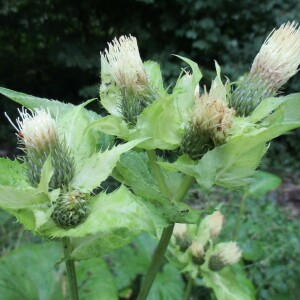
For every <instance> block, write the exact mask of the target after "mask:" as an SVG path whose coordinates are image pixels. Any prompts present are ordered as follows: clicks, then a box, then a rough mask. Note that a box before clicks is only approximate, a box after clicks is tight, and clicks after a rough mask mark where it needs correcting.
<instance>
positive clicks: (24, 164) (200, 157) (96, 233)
mask: <svg viewBox="0 0 300 300" xmlns="http://www.w3.org/2000/svg"><path fill="white" fill-rule="evenodd" d="M299 43H300V29H299V28H298V24H296V23H295V22H292V23H286V24H284V25H282V26H281V27H280V28H278V29H276V30H274V31H273V32H272V33H271V34H270V35H269V37H268V38H267V39H266V41H265V42H264V44H263V45H262V48H261V50H260V52H259V53H258V54H257V56H256V58H255V60H254V63H253V67H252V70H251V72H250V74H249V76H248V77H245V78H244V79H243V80H242V81H241V82H239V85H238V87H236V88H235V86H234V84H233V83H231V82H230V81H229V79H227V80H226V81H225V82H223V80H222V76H221V69H220V67H219V65H218V64H217V62H216V63H215V67H216V77H215V79H214V80H213V81H212V83H211V86H210V88H209V89H207V88H206V87H205V86H204V87H200V85H199V81H200V79H201V77H202V74H201V71H200V69H199V67H198V65H197V64H196V63H195V62H193V61H191V60H190V59H187V58H184V57H181V56H177V57H178V58H179V59H181V60H182V61H184V62H185V63H186V64H187V65H188V66H189V67H190V70H185V69H183V70H182V72H181V74H180V76H179V78H178V80H177V82H176V84H175V86H174V88H173V89H172V91H171V90H170V89H169V88H167V89H166V88H165V85H164V82H163V78H162V74H161V70H160V67H159V65H158V64H157V63H156V62H153V61H147V62H143V61H142V59H141V57H140V54H139V49H138V45H137V40H136V38H135V37H133V36H121V37H120V38H118V39H117V38H116V39H114V40H113V41H112V43H109V44H108V47H107V48H106V50H105V51H103V52H101V85H100V101H101V104H102V106H103V107H104V108H105V109H106V110H107V112H108V113H109V115H108V116H106V117H101V116H100V115H98V114H96V113H93V112H91V111H89V110H87V109H86V108H85V107H86V106H87V105H88V104H89V103H90V102H92V101H94V100H95V99H92V100H89V101H87V102H85V103H83V104H81V105H78V106H74V105H71V104H65V103H62V102H59V101H54V100H47V99H41V98H37V97H33V96H29V95H26V94H22V93H18V92H15V91H12V90H8V89H5V88H1V89H0V93H1V94H3V95H5V96H7V97H8V98H10V99H12V100H14V101H16V102H18V103H19V104H21V105H23V106H24V107H26V108H27V109H25V108H23V109H22V110H19V114H20V116H19V118H18V119H17V120H16V125H15V122H13V121H11V120H10V119H9V118H8V119H9V121H10V122H11V123H12V125H13V126H14V127H15V129H16V131H17V132H16V135H17V138H18V140H19V144H20V146H21V148H22V150H23V151H24V155H23V156H22V158H21V159H19V160H14V161H13V160H9V159H5V158H3V159H1V160H0V164H1V168H2V170H3V172H5V173H6V176H1V185H0V207H1V208H3V209H4V210H6V211H8V212H10V213H11V214H13V215H14V216H15V217H16V218H17V219H18V221H19V222H21V223H22V224H24V226H25V228H26V229H28V230H31V231H33V232H34V233H35V234H37V235H40V236H42V237H45V238H60V239H61V240H62V242H63V246H64V260H65V262H66V266H67V273H68V279H69V285H70V295H71V297H72V299H78V290H77V283H76V272H75V266H74V261H75V260H83V259H89V258H92V257H95V256H99V255H103V254H105V253H109V252H111V251H112V250H114V249H117V248H120V247H122V246H124V245H126V244H128V243H129V242H130V241H131V240H132V239H133V238H134V237H135V236H136V235H137V234H139V233H141V232H143V231H146V232H148V233H150V234H152V235H154V236H157V237H160V241H159V243H158V246H157V248H156V251H155V253H154V256H153V260H152V262H151V264H150V267H149V271H148V272H147V274H146V276H145V278H144V280H143V283H142V286H141V290H140V292H139V295H138V298H137V299H139V300H141V299H146V297H147V295H148V293H149V290H150V288H151V286H152V283H153V281H154V279H155V276H156V274H157V272H158V270H159V267H160V265H161V263H162V261H163V258H164V254H165V252H166V250H167V247H168V244H169V242H170V240H171V237H172V233H173V229H174V226H175V223H182V224H198V222H199V219H200V218H201V217H202V216H203V214H204V213H205V211H201V210H196V209H193V208H192V207H190V206H189V205H188V204H186V203H184V202H183V200H184V197H185V195H186V193H187V191H188V190H189V188H190V186H191V185H192V183H193V182H194V180H195V181H196V182H197V183H198V185H199V186H200V187H201V188H203V189H209V188H211V187H213V186H214V185H220V186H224V187H226V188H233V189H236V188H244V187H245V186H247V185H248V184H249V183H250V182H251V180H252V179H253V176H254V174H255V170H256V168H257V166H258V165H259V163H260V161H261V158H262V156H263V155H264V154H265V152H266V151H267V149H268V144H267V143H268V142H269V141H270V140H271V139H273V138H275V137H277V136H279V135H281V134H283V133H284V132H286V131H289V130H291V129H294V128H297V127H299V126H300V115H299V113H298V108H299V105H300V102H299V98H300V95H299V94H291V95H288V96H284V97H275V96H277V92H278V89H279V88H281V86H282V85H283V84H284V83H286V82H287V80H288V79H289V78H290V77H292V76H293V75H294V74H295V73H296V72H297V67H298V65H299V63H300V53H299V51H298V46H297V45H298V44H299ZM295 45H296V46H295ZM274 49H275V50H276V51H275V50H274ZM114 138H115V139H117V140H116V141H118V144H117V143H115V144H114V145H112V144H113V142H112V141H113V139H114ZM157 149H160V150H169V151H176V153H177V154H178V158H177V159H176V160H175V161H174V162H170V161H168V160H166V159H165V158H164V157H163V156H162V157H158V156H157V154H156V150H157ZM109 176H113V177H114V178H115V179H116V180H118V181H119V182H120V183H121V187H120V188H118V189H117V190H115V191H113V192H111V193H108V192H106V191H99V190H98V188H99V186H101V183H102V182H104V181H105V180H106V179H107V178H108V177H109ZM221 219H222V216H221V215H220V214H219V213H215V214H213V215H211V216H208V217H206V218H205V219H203V221H202V222H201V224H200V225H196V227H194V228H196V229H194V232H193V235H192V236H191V237H189V233H188V232H189V231H190V230H191V231H193V229H190V228H188V229H186V230H184V229H183V228H186V227H185V226H186V225H181V229H180V230H179V231H178V229H177V231H175V239H176V241H177V244H178V245H177V246H179V251H183V252H184V253H183V256H186V259H187V260H188V261H186V262H185V263H186V264H187V265H189V266H195V265H198V266H200V270H201V275H202V276H203V277H205V276H207V278H206V280H205V282H206V284H207V285H208V286H210V287H212V288H213V289H214V291H215V294H216V296H217V297H218V298H220V297H221V296H220V295H223V294H224V293H221V292H220V286H221V285H220V282H222V285H225V286H228V287H229V288H228V291H229V292H228V293H226V294H225V295H226V297H227V298H224V299H233V298H232V297H235V298H236V299H241V297H242V298H243V299H253V291H252V289H251V288H249V289H248V288H245V286H244V281H237V282H234V281H235V279H234V278H235V277H234V269H228V268H225V267H226V266H228V265H231V264H234V263H236V262H237V261H238V260H239V259H240V256H241V251H240V249H239V248H238V246H237V244H236V243H235V242H234V241H231V242H228V243H219V244H215V243H214V242H213V239H214V237H215V236H217V235H218V232H219V231H220V229H221V223H222V221H221ZM182 226H183V227H182ZM188 226H194V225H188ZM177 228H178V225H177ZM191 228H193V227H191ZM176 232H177V233H176ZM189 239H191V244H189ZM178 258H180V255H179V254H178ZM190 261H191V262H192V263H191V264H190ZM202 265H203V266H202ZM191 268H192V267H191ZM223 269H224V270H223ZM197 270H198V269H197ZM198 271H199V270H198ZM198 271H197V272H196V271H193V272H192V274H193V275H192V276H194V277H195V276H196V275H195V274H198ZM218 271H220V272H218ZM203 274H206V275H203ZM207 274H209V275H207ZM228 274H231V276H229V275H228ZM232 274H233V275H232ZM247 285H248V284H247ZM231 286H232V287H234V288H230V287H231ZM233 295H234V296H233ZM229 297H231V298H229ZM220 299H222V298H220Z"/></svg>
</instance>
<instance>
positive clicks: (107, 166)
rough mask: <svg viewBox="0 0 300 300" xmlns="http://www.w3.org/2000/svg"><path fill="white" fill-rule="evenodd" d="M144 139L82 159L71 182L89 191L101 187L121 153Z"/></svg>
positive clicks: (74, 185)
mask: <svg viewBox="0 0 300 300" xmlns="http://www.w3.org/2000/svg"><path fill="white" fill-rule="evenodd" d="M142 141H143V140H135V141H132V142H129V143H126V144H123V145H119V146H116V147H114V148H112V149H111V150H107V151H105V152H99V153H95V154H93V155H92V156H90V157H88V158H85V159H82V161H81V162H80V165H79V166H77V170H78V171H77V172H76V174H75V175H74V177H73V179H72V181H71V183H70V184H71V185H72V186H73V187H75V188H82V189H86V190H89V191H92V190H93V189H94V188H96V187H99V185H100V184H101V182H102V181H104V180H105V179H106V178H107V177H108V176H109V175H110V173H111V172H112V170H113V168H114V167H115V165H116V163H117V162H118V160H119V158H120V156H121V154H122V153H124V152H127V151H129V150H130V149H132V148H134V147H135V146H137V145H138V144H139V143H141V142H142Z"/></svg>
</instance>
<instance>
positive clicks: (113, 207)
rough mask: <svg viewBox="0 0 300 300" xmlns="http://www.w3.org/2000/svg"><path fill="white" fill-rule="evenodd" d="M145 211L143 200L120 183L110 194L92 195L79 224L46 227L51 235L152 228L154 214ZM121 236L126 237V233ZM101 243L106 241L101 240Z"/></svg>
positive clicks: (90, 233) (146, 208) (79, 234)
mask: <svg viewBox="0 0 300 300" xmlns="http://www.w3.org/2000/svg"><path fill="white" fill-rule="evenodd" d="M148 214H149V209H148V206H147V204H146V203H145V200H142V199H141V198H139V197H137V196H135V195H134V194H132V193H131V192H130V191H129V190H128V189H127V188H126V187H124V186H121V187H120V188H119V189H118V190H116V191H114V192H112V193H110V194H106V193H100V194H98V195H97V196H94V197H92V199H91V208H90V213H89V215H88V217H87V219H86V220H85V221H84V222H83V223H82V224H79V225H78V226H76V227H75V228H70V229H64V228H60V227H57V226H55V228H54V227H53V228H49V229H48V230H49V234H51V235H52V236H53V237H62V236H70V237H83V236H87V235H92V234H102V235H103V237H104V236H106V235H109V234H111V233H112V232H114V231H118V230H120V231H122V230H124V231H126V230H128V231H133V232H140V231H142V230H147V231H149V232H154V231H155V222H156V219H155V217H157V216H155V215H154V216H151V215H148ZM157 215H158V214H157ZM127 228H128V229H127ZM48 230H47V231H48ZM91 238H92V237H91ZM121 238H122V239H123V238H124V239H127V237H126V235H125V236H124V237H122V236H121ZM103 247H109V245H105V243H104V245H103Z"/></svg>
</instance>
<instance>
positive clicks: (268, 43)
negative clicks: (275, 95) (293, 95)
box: [250, 22, 300, 91]
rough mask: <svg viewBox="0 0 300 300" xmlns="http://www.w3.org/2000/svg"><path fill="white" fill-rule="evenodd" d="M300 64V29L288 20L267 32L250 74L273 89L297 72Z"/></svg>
mask: <svg viewBox="0 0 300 300" xmlns="http://www.w3.org/2000/svg"><path fill="white" fill-rule="evenodd" d="M299 64H300V29H299V27H298V24H297V23H296V22H292V23H290V22H288V23H286V24H283V25H281V26H280V28H279V29H277V30H275V29H273V31H272V32H271V33H270V34H269V36H268V37H267V39H266V40H265V42H264V43H263V45H262V47H261V49H260V51H259V53H258V54H257V55H256V57H255V59H254V61H253V64H252V68H251V71H250V76H259V77H261V78H262V79H263V80H265V81H266V82H268V83H269V85H270V87H272V88H273V89H274V90H275V91H277V90H278V89H279V88H280V87H281V86H283V85H284V84H285V83H286V82H287V81H288V80H289V79H290V78H291V77H292V76H293V75H295V74H296V73H297V72H298V70H299V69H298V66H299Z"/></svg>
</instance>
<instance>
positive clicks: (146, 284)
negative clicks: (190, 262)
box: [137, 225, 174, 300]
mask: <svg viewBox="0 0 300 300" xmlns="http://www.w3.org/2000/svg"><path fill="white" fill-rule="evenodd" d="M173 229H174V225H171V226H169V227H166V228H165V229H164V230H163V233H162V235H161V238H160V240H159V243H158V245H157V248H156V250H155V252H154V256H153V258H152V262H151V265H150V267H149V269H148V271H147V274H146V277H145V279H144V281H143V284H142V288H141V290H140V293H139V295H138V297H137V300H145V299H147V296H148V294H149V291H150V288H151V286H152V284H153V281H154V279H155V277H156V274H157V272H158V270H159V267H160V265H161V264H162V262H163V260H164V255H165V252H166V250H167V248H168V245H169V242H170V239H171V236H172V233H173Z"/></svg>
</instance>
